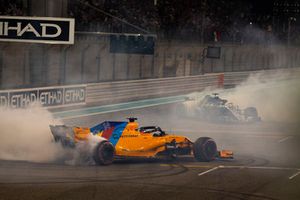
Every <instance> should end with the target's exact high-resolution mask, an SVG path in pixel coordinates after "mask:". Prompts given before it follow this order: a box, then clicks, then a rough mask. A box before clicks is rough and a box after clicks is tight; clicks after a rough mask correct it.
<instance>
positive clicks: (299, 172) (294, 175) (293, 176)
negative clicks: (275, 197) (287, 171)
mask: <svg viewBox="0 0 300 200" xmlns="http://www.w3.org/2000/svg"><path fill="white" fill-rule="evenodd" d="M299 174H300V170H299V171H298V172H297V173H295V174H293V175H292V176H290V177H289V179H290V180H292V179H293V178H295V177H296V176H298V175H299Z"/></svg>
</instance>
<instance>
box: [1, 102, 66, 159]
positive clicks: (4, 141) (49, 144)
mask: <svg viewBox="0 0 300 200" xmlns="http://www.w3.org/2000/svg"><path fill="white" fill-rule="evenodd" d="M0 118H1V120H0V127H1V133H0V159H3V160H22V161H33V162H53V161H55V160H57V159H59V158H60V157H61V156H62V155H63V152H64V151H63V149H62V147H61V145H59V144H55V143H54V142H53V136H52V134H51V132H50V128H49V124H54V123H59V121H57V120H55V119H54V118H53V117H52V116H51V113H50V112H49V111H47V110H46V109H44V108H41V106H39V105H32V106H30V107H28V108H26V109H6V108H0Z"/></svg>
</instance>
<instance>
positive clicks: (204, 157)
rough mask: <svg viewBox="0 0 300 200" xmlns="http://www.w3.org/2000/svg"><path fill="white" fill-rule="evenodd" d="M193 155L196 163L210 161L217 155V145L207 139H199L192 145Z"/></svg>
mask: <svg viewBox="0 0 300 200" xmlns="http://www.w3.org/2000/svg"><path fill="white" fill-rule="evenodd" d="M193 154H194V157H195V159H196V160H197V161H200V162H209V161H212V160H214V159H215V158H216V155H217V144H216V142H215V141H214V140H213V139H211V138H209V137H200V138H198V139H197V140H196V142H195V143H194V145H193Z"/></svg>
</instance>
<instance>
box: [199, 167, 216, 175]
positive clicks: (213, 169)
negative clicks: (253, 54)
mask: <svg viewBox="0 0 300 200" xmlns="http://www.w3.org/2000/svg"><path fill="white" fill-rule="evenodd" d="M217 169H219V167H214V168H211V169H209V170H207V171H205V172H202V173H200V174H198V176H202V175H204V174H207V173H209V172H212V171H215V170H217Z"/></svg>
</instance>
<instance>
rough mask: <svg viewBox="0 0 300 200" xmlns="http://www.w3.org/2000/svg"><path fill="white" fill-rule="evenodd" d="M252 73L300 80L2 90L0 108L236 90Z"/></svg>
mask: <svg viewBox="0 0 300 200" xmlns="http://www.w3.org/2000/svg"><path fill="white" fill-rule="evenodd" d="M250 74H251V75H253V76H258V77H260V80H264V79H265V80H268V78H276V80H283V79H287V78H288V79H296V78H298V79H299V78H300V68H293V69H284V70H266V71H245V72H226V73H219V74H205V75H197V76H186V77H172V78H157V79H144V80H131V81H116V82H104V83H94V84H87V85H73V86H57V87H43V88H31V89H18V90H2V91H0V105H1V106H5V107H12V108H20V107H26V106H28V105H29V104H30V103H31V102H33V101H39V102H40V103H41V104H42V106H44V107H51V108H53V107H66V106H73V105H78V104H88V105H105V104H112V103H120V102H129V101H133V100H143V99H150V98H157V97H169V96H174V95H184V94H188V93H191V92H197V91H202V90H204V89H206V88H208V87H210V88H217V87H225V88H226V87H232V86H235V85H238V84H240V83H241V82H243V81H245V80H247V78H248V77H249V75H250ZM287 75H288V76H287Z"/></svg>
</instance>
